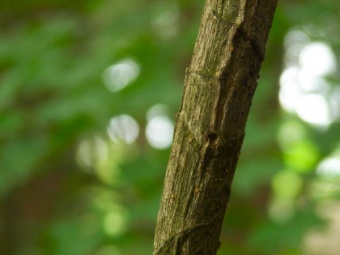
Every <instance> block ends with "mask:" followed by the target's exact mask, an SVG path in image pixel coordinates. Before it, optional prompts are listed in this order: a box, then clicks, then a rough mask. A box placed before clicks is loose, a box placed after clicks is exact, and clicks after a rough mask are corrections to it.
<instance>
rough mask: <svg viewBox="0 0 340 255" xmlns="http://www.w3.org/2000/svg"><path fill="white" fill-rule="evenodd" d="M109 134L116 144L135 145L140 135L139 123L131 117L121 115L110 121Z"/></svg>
mask: <svg viewBox="0 0 340 255" xmlns="http://www.w3.org/2000/svg"><path fill="white" fill-rule="evenodd" d="M107 132H108V134H109V136H110V138H111V140H112V141H113V142H115V143H125V144H131V143H133V142H134V141H135V140H136V139H137V137H138V134H139V126H138V123H137V122H136V121H135V120H134V119H133V118H132V117H131V116H129V115H125V114H123V115H119V116H116V117H114V118H112V119H111V120H110V123H109V125H108V128H107Z"/></svg>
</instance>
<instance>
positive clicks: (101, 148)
mask: <svg viewBox="0 0 340 255" xmlns="http://www.w3.org/2000/svg"><path fill="white" fill-rule="evenodd" d="M107 156H108V147H107V144H106V142H105V141H104V139H102V138H100V137H98V136H97V137H94V138H89V139H84V140H83V141H81V142H80V144H79V147H78V151H77V160H78V162H79V163H80V165H82V166H84V167H85V169H86V168H91V167H94V166H95V164H96V163H98V162H102V161H104V160H105V159H106V158H107Z"/></svg>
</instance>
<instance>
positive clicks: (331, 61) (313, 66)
mask: <svg viewBox="0 0 340 255" xmlns="http://www.w3.org/2000/svg"><path fill="white" fill-rule="evenodd" d="M299 62H300V65H301V68H302V70H305V71H306V72H308V73H310V74H312V75H319V76H325V75H329V74H332V73H334V72H335V70H336V59H335V56H334V53H333V51H332V49H331V48H330V47H329V46H328V44H326V43H324V42H313V43H309V44H307V45H306V46H305V47H304V48H303V49H302V50H301V53H300V58H299Z"/></svg>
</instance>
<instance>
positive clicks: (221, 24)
mask: <svg viewBox="0 0 340 255" xmlns="http://www.w3.org/2000/svg"><path fill="white" fill-rule="evenodd" d="M276 4H277V0H207V1H206V4H205V7H204V12H203V16H202V21H201V27H200V30H199V35H198V38H197V41H196V44H195V48H194V54H193V58H192V62H191V64H190V67H189V68H188V69H187V70H186V77H185V84H184V92H183V99H182V105H181V107H180V110H179V112H178V115H177V122H176V130H175V135H174V142H173V146H172V151H171V155H170V160H169V163H168V168H167V172H166V177H165V183H164V190H163V196H162V201H161V207H160V210H159V214H158V221H157V227H156V236H155V242H154V255H175V254H176V255H179V254H181V255H189V254H190V255H210V254H211V255H214V254H216V252H217V250H218V248H219V236H220V232H221V227H222V222H223V218H224V214H225V210H226V207H227V204H228V200H229V197H230V189H231V183H232V179H233V175H234V172H235V168H236V164H237V160H238V156H239V153H240V149H241V145H242V142H243V138H244V130H245V125H246V120H247V117H248V113H249V108H250V105H251V102H252V98H253V95H254V92H255V89H256V86H257V79H258V77H259V71H260V67H261V63H262V61H263V59H264V55H265V48H266V42H267V39H268V33H269V30H270V27H271V23H272V19H273V15H274V11H275V7H276Z"/></svg>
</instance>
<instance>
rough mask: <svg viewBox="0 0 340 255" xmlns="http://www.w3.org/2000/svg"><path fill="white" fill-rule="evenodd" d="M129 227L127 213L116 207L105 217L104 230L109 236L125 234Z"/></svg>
mask: <svg viewBox="0 0 340 255" xmlns="http://www.w3.org/2000/svg"><path fill="white" fill-rule="evenodd" d="M126 227H127V211H126V210H125V209H124V208H122V207H118V206H116V207H115V208H114V209H113V210H111V211H110V212H108V213H107V214H106V215H105V217H104V230H105V233H106V234H107V235H109V236H112V237H114V236H118V235H121V234H123V233H124V232H125V230H126Z"/></svg>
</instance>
